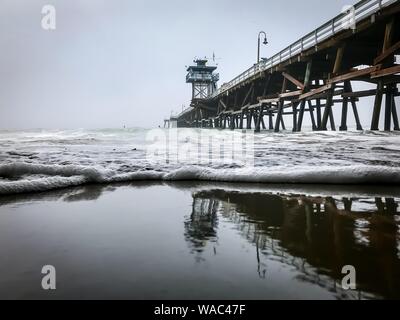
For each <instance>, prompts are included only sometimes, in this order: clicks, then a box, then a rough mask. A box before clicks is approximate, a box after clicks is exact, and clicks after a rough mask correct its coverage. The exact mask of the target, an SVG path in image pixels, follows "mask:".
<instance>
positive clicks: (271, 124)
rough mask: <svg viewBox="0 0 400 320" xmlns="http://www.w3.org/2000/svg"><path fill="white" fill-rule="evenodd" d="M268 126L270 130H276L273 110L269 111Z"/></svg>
mask: <svg viewBox="0 0 400 320" xmlns="http://www.w3.org/2000/svg"><path fill="white" fill-rule="evenodd" d="M268 127H269V130H274V122H273V114H272V112H271V111H270V112H268Z"/></svg>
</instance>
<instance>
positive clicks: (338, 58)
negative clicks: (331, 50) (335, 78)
mask: <svg viewBox="0 0 400 320" xmlns="http://www.w3.org/2000/svg"><path fill="white" fill-rule="evenodd" d="M343 54H344V45H342V46H340V47H339V48H338V49H337V52H336V59H335V65H334V66H333V74H334V75H336V74H338V73H339V72H340V70H341V69H342V61H343Z"/></svg>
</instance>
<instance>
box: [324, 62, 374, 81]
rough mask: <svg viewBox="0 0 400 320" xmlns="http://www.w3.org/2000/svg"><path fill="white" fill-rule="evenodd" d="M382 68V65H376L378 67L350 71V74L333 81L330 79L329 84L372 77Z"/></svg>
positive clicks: (335, 78)
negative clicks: (367, 76) (371, 75)
mask: <svg viewBox="0 0 400 320" xmlns="http://www.w3.org/2000/svg"><path fill="white" fill-rule="evenodd" d="M380 68H381V65H376V66H372V67H367V68H364V69H360V70H355V71H350V72H348V73H345V74H342V75H340V76H337V77H334V78H332V79H329V80H328V84H332V83H338V82H343V81H346V80H352V79H355V78H359V77H362V76H366V75H370V74H372V73H373V72H376V71H377V70H379V69H380Z"/></svg>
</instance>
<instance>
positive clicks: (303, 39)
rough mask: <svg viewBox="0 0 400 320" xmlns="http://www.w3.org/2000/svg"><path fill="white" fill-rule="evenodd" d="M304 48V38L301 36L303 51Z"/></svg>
mask: <svg viewBox="0 0 400 320" xmlns="http://www.w3.org/2000/svg"><path fill="white" fill-rule="evenodd" d="M303 50H304V38H301V52H303Z"/></svg>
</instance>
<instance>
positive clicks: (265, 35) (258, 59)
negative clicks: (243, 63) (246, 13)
mask: <svg viewBox="0 0 400 320" xmlns="http://www.w3.org/2000/svg"><path fill="white" fill-rule="evenodd" d="M261 35H264V41H263V44H267V43H268V41H267V34H266V33H265V32H264V31H260V32H259V33H258V47H257V63H259V62H260V36H261Z"/></svg>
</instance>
